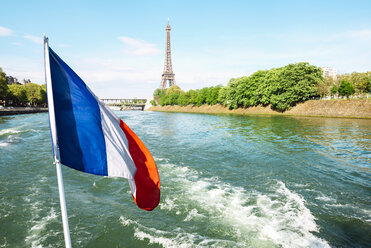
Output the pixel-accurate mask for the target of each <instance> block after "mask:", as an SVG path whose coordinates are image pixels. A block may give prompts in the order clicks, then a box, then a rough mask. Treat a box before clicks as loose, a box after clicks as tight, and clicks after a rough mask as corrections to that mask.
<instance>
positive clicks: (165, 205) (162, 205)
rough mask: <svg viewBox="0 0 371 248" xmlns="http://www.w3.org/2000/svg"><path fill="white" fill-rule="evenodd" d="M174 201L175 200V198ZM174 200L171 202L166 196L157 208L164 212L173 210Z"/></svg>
mask: <svg viewBox="0 0 371 248" xmlns="http://www.w3.org/2000/svg"><path fill="white" fill-rule="evenodd" d="M174 200H176V198H175V199H174ZM174 200H171V199H170V198H169V197H168V196H167V197H166V198H165V200H164V201H163V202H161V203H160V204H159V206H160V208H161V209H164V210H172V209H173V208H175V207H176V204H175V203H174Z"/></svg>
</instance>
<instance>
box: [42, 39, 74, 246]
mask: <svg viewBox="0 0 371 248" xmlns="http://www.w3.org/2000/svg"><path fill="white" fill-rule="evenodd" d="M44 56H45V60H44V61H45V77H46V91H47V95H48V109H49V124H50V131H51V136H52V143H53V144H52V145H53V152H54V164H55V166H56V170H57V179H58V190H59V201H60V203H61V213H62V222H63V232H64V242H65V244H66V248H71V238H70V230H69V227H68V217H67V208H66V199H65V197H64V186H63V177H62V168H61V164H60V162H59V147H58V139H57V128H56V123H55V114H54V99H53V90H52V78H51V72H50V61H49V43H48V38H47V37H46V36H45V35H44Z"/></svg>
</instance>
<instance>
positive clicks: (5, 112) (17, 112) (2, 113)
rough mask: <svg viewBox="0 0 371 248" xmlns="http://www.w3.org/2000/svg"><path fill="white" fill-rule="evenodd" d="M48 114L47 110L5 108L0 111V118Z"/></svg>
mask: <svg viewBox="0 0 371 248" xmlns="http://www.w3.org/2000/svg"><path fill="white" fill-rule="evenodd" d="M41 112H48V108H6V109H0V116H6V115H21V114H33V113H41Z"/></svg>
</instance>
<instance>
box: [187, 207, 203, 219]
mask: <svg viewBox="0 0 371 248" xmlns="http://www.w3.org/2000/svg"><path fill="white" fill-rule="evenodd" d="M200 217H205V216H204V215H202V214H199V213H198V211H197V209H195V208H194V209H192V210H191V211H190V212H189V214H188V215H187V217H185V219H184V221H190V220H192V219H194V218H200Z"/></svg>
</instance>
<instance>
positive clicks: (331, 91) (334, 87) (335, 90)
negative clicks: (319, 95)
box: [330, 84, 338, 97]
mask: <svg viewBox="0 0 371 248" xmlns="http://www.w3.org/2000/svg"><path fill="white" fill-rule="evenodd" d="M337 93H338V87H336V85H335V84H334V85H333V86H332V87H331V89H330V94H331V97H333V96H335V95H336V94H337Z"/></svg>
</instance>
